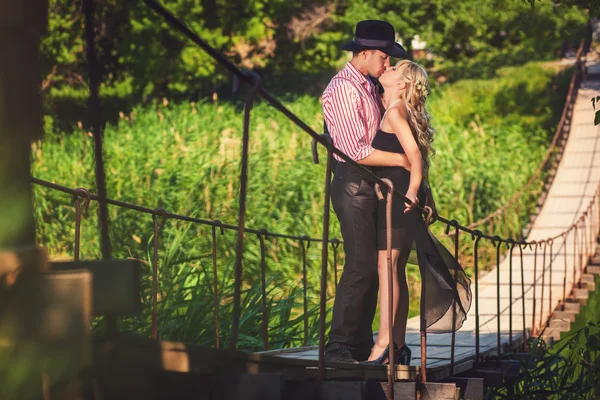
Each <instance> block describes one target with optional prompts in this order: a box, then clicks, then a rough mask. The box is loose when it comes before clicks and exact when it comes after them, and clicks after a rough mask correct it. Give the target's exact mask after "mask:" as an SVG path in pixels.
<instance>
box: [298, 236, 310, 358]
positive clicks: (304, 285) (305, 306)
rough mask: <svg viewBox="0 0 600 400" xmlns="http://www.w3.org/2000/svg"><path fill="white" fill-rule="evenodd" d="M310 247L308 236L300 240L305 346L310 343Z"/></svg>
mask: <svg viewBox="0 0 600 400" xmlns="http://www.w3.org/2000/svg"><path fill="white" fill-rule="evenodd" d="M309 247H310V240H309V237H308V236H305V237H304V238H303V239H302V240H301V241H300V248H301V249H302V299H303V300H302V307H303V311H304V315H303V316H302V319H303V320H304V342H303V343H304V346H306V345H308V292H307V282H306V281H307V275H308V273H307V271H306V251H307V249H308V248H309Z"/></svg>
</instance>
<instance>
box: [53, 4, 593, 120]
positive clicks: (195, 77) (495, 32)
mask: <svg viewBox="0 0 600 400" xmlns="http://www.w3.org/2000/svg"><path fill="white" fill-rule="evenodd" d="M162 4H164V6H165V7H166V8H167V9H168V10H169V11H170V12H171V13H173V14H174V15H175V16H176V17H178V18H180V19H181V20H182V21H183V22H185V23H186V24H187V26H188V27H189V28H190V29H192V30H193V31H194V32H196V33H198V34H199V35H200V37H202V38H203V39H204V40H205V41H206V42H208V44H210V45H211V46H213V47H214V48H215V49H216V50H217V51H219V52H221V53H223V54H226V55H227V56H228V57H230V59H232V60H233V61H234V62H235V63H236V64H237V65H238V66H240V67H242V68H246V69H254V70H259V71H261V72H262V74H263V76H273V75H272V74H282V73H290V72H296V73H303V74H306V73H311V74H312V73H314V74H318V73H322V72H324V71H331V70H332V69H333V68H335V67H339V66H340V65H341V64H343V62H344V60H346V58H347V56H348V55H347V54H345V53H344V52H342V51H341V50H340V45H341V44H342V43H343V42H344V41H346V40H349V39H351V37H352V33H353V31H354V25H355V24H356V22H357V21H359V20H361V19H365V18H378V19H381V18H383V19H387V20H389V21H390V22H391V23H392V24H393V25H394V26H395V28H396V30H397V31H398V32H399V36H400V38H401V39H402V40H403V41H404V43H405V44H406V45H407V47H409V48H410V47H411V40H412V38H413V37H414V36H415V35H418V36H419V37H420V38H421V39H422V40H425V41H426V43H427V51H428V52H430V53H431V54H433V55H434V58H433V60H428V61H427V62H428V63H430V64H432V66H433V67H434V71H435V74H434V75H436V76H438V75H441V76H445V77H448V78H450V79H453V80H455V79H458V78H464V77H490V76H492V75H493V74H494V71H495V70H496V69H497V68H498V67H500V66H506V65H515V64H523V63H525V62H527V61H531V60H545V59H550V58H554V57H556V55H557V54H559V53H560V50H561V49H562V47H563V42H564V41H565V40H569V41H571V44H572V45H576V43H578V41H579V38H580V37H581V35H582V32H583V26H584V23H585V21H586V18H587V17H586V14H585V12H584V10H582V9H580V8H575V7H571V8H567V7H553V6H552V5H551V4H545V3H544V4H539V5H538V6H537V7H536V8H535V11H534V12H532V11H531V10H530V9H529V8H528V7H527V6H526V4H524V3H523V1H521V0H508V1H506V0H468V1H461V2H456V1H450V0H430V1H427V2H423V1H422V0H410V1H403V2H402V5H401V6H399V5H398V4H397V2H393V1H389V0H383V1H373V0H350V1H348V2H345V3H328V2H326V1H323V0H316V1H313V2H310V3H306V2H304V3H295V2H288V1H283V0H236V1H234V2H233V3H232V2H230V1H226V0H202V1H193V0H164V1H163V2H162ZM49 5H50V13H49V34H48V36H47V37H46V38H45V39H44V41H43V43H42V60H43V71H42V78H43V90H44V101H45V107H46V111H47V113H49V114H52V115H53V116H54V118H55V120H56V123H57V124H59V127H60V128H61V129H65V128H66V126H68V124H69V121H74V120H81V121H83V122H84V125H87V123H86V121H87V118H88V117H89V113H88V111H87V109H86V99H87V93H88V88H87V65H86V62H85V61H86V60H85V51H84V49H85V46H84V40H83V16H82V11H81V7H80V3H79V2H78V1H75V0H50V1H49ZM473 10H477V12H473ZM95 20H96V25H97V40H96V46H97V53H98V61H99V63H100V65H101V82H102V85H101V87H100V94H101V96H102V104H103V108H104V116H105V117H107V118H109V117H110V116H113V115H116V113H117V112H118V111H126V112H129V111H130V110H131V109H132V108H133V107H134V106H135V105H138V104H140V103H143V104H148V103H151V102H152V101H153V100H155V99H157V98H162V97H167V98H169V99H173V100H190V99H191V100H196V99H198V98H203V97H206V96H207V95H210V94H212V93H213V92H214V91H218V90H220V91H221V92H224V91H226V90H228V88H227V85H228V80H229V75H228V73H226V71H225V69H224V68H222V67H221V66H219V65H218V64H217V63H216V61H214V60H213V59H212V58H211V57H210V56H209V55H208V54H207V53H205V52H204V51H203V50H201V49H200V48H198V47H197V46H195V45H194V44H192V43H191V42H190V41H189V40H188V39H186V38H185V37H184V36H183V35H182V34H180V33H178V32H176V31H175V30H174V29H172V28H171V27H170V26H168V25H167V23H166V22H164V21H163V20H162V19H161V18H160V17H159V16H158V15H156V14H155V13H153V12H152V11H151V10H150V9H148V8H147V7H146V6H145V5H144V4H143V2H142V1H116V0H108V1H104V2H98V3H97V5H96V15H95ZM305 89H306V87H305V86H303V85H296V86H295V87H294V88H293V90H294V91H295V92H298V91H303V90H305Z"/></svg>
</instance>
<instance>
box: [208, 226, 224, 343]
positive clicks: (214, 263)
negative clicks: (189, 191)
mask: <svg viewBox="0 0 600 400" xmlns="http://www.w3.org/2000/svg"><path fill="white" fill-rule="evenodd" d="M214 222H215V225H212V227H211V228H212V267H213V306H214V312H215V344H216V346H217V349H218V348H220V347H221V339H220V337H219V280H218V277H217V226H219V227H220V228H221V235H222V234H224V233H225V232H224V231H223V224H222V223H221V221H219V220H216V221H214Z"/></svg>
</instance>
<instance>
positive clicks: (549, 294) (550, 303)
mask: <svg viewBox="0 0 600 400" xmlns="http://www.w3.org/2000/svg"><path fill="white" fill-rule="evenodd" d="M548 242H549V243H550V265H549V266H548V270H549V271H548V273H549V282H548V319H547V321H548V322H550V320H549V319H550V318H552V312H553V311H554V310H553V309H552V266H553V265H554V249H553V244H554V239H552V238H550V239H548Z"/></svg>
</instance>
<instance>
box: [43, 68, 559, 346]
mask: <svg viewBox="0 0 600 400" xmlns="http://www.w3.org/2000/svg"><path fill="white" fill-rule="evenodd" d="M558 81H560V79H559V80H558ZM558 81H557V78H555V76H554V72H553V70H551V69H547V67H543V66H541V65H540V64H530V65H527V66H524V67H520V68H509V69H506V70H502V71H500V72H499V74H498V77H497V78H496V79H494V80H474V81H466V82H459V83H456V84H452V85H447V86H446V87H444V88H442V89H440V90H434V91H433V93H432V95H431V97H430V99H431V104H430V110H431V112H432V114H433V116H434V117H435V119H434V126H435V127H436V128H437V136H436V141H435V142H434V145H435V148H436V149H437V155H436V156H435V158H434V159H433V163H432V168H431V174H432V175H431V182H432V184H433V190H434V193H435V196H436V200H437V203H438V207H439V210H440V212H441V214H442V215H444V216H449V217H451V218H454V219H457V220H458V221H460V222H461V223H463V224H466V223H469V222H472V221H474V220H476V219H478V218H480V217H482V216H484V215H486V214H487V213H489V212H490V211H493V210H494V209H495V208H497V207H498V206H500V205H501V204H503V203H504V202H505V201H506V200H507V199H508V198H509V197H510V196H511V195H512V194H513V193H515V191H517V190H518V189H519V188H520V187H521V186H522V185H523V184H524V183H525V182H526V181H527V179H528V178H529V176H530V175H531V173H532V171H533V170H534V169H535V167H536V166H537V164H538V163H539V161H540V159H541V158H542V157H543V154H544V152H545V148H546V146H547V144H548V141H547V138H548V136H549V132H548V131H546V130H544V129H542V128H541V127H540V126H543V125H551V124H552V120H553V117H552V116H553V115H556V114H558V113H559V110H560V107H559V108H558V109H556V108H555V106H556V105H557V104H558V103H560V98H561V97H564V94H565V92H566V90H565V88H564V85H558V86H557V87H555V86H553V85H554V84H557V82H558ZM517 88H518V90H517ZM557 89H559V90H558V93H557ZM505 91H508V93H513V94H515V98H514V99H513V98H511V99H506V98H505V96H504V95H503V93H504V92H505ZM534 98H535V99H538V103H537V105H536V106H531V105H530V104H529V101H530V99H534ZM509 100H510V101H509ZM504 103H506V104H504ZM286 106H287V107H289V108H290V109H291V110H292V111H293V112H294V113H295V114H296V115H298V116H299V117H300V118H301V119H302V120H304V121H308V123H309V124H310V125H311V127H312V128H313V129H315V130H320V128H321V127H322V112H321V105H320V103H319V101H318V100H317V99H316V98H314V97H311V96H301V97H298V98H296V99H295V100H294V101H291V100H290V101H289V102H286ZM465 110H471V111H470V112H466V111H465ZM242 118H243V116H242V113H241V104H239V103H235V102H234V103H228V102H221V101H217V102H212V103H209V102H201V103H186V102H184V103H181V104H171V103H169V102H168V101H167V100H165V101H164V102H163V103H162V104H160V105H159V104H157V105H155V106H153V107H137V108H135V109H134V110H133V111H132V112H130V113H121V114H120V118H119V121H118V124H114V125H113V124H109V125H108V126H107V127H106V131H105V162H106V170H107V185H108V193H109V197H111V198H114V199H118V200H121V201H126V202H130V203H134V204H139V205H145V206H147V207H151V208H154V207H162V208H164V209H166V210H167V211H169V212H173V213H179V214H183V215H192V216H196V217H199V218H203V219H220V220H221V221H223V222H225V223H231V224H236V223H237V212H238V187H239V181H238V179H239V168H240V166H239V159H240V156H239V155H240V145H241V142H240V140H241V133H242V132H241V131H242V129H241V128H242ZM250 132H251V136H250V137H251V139H250V165H249V182H248V203H247V220H246V225H247V226H249V227H253V228H257V229H260V228H265V229H267V230H269V231H272V232H280V233H288V234H294V235H299V236H300V235H309V236H313V237H318V236H320V235H321V233H322V210H323V184H324V182H323V176H324V165H323V164H320V165H314V164H313V163H312V158H311V151H310V147H311V139H310V137H309V136H308V135H306V134H305V133H304V132H303V131H301V130H300V129H299V128H297V127H296V126H295V125H294V124H292V123H291V122H289V121H288V120H287V119H286V118H284V117H283V116H282V115H280V114H279V113H278V112H276V111H275V110H274V109H273V108H272V107H270V106H268V105H267V104H265V103H262V102H259V103H258V104H257V105H256V106H255V107H254V109H253V111H252V120H251V130H250ZM320 155H321V159H324V156H325V154H324V152H323V151H322V149H321V150H320ZM33 159H34V163H33V174H34V176H36V177H38V178H41V179H45V180H49V181H52V182H56V183H59V184H63V185H66V186H69V187H86V188H88V189H90V191H92V192H95V190H94V178H93V177H94V172H93V162H94V161H93V139H92V137H91V135H90V134H89V133H88V132H87V131H86V130H84V129H83V128H79V129H75V130H74V131H73V132H71V133H69V134H65V133H54V134H52V135H50V136H48V137H46V139H45V140H44V141H41V142H37V143H35V144H34V146H33ZM515 160H518V162H515ZM34 191H35V212H36V218H37V222H38V224H37V227H38V242H39V243H43V244H44V245H45V246H47V247H48V249H49V250H50V252H51V254H53V255H54V256H61V257H70V256H71V255H72V252H73V238H74V207H73V203H72V198H70V196H66V195H64V194H62V193H59V192H56V191H53V190H48V189H45V188H43V187H39V186H36V187H35V188H34ZM532 196H536V194H535V192H533V193H532ZM527 204H528V203H527ZM520 211H521V213H522V214H521V218H522V219H523V218H525V217H526V216H527V215H528V209H527V207H523V208H522V209H521V210H520ZM109 217H110V221H111V232H110V235H111V240H112V244H113V256H114V257H119V258H123V257H134V258H137V259H140V260H144V261H145V265H146V267H145V268H146V269H145V271H144V280H143V282H142V289H143V294H144V315H143V317H142V318H135V319H130V320H126V321H122V322H121V323H122V328H123V329H126V330H129V329H131V330H134V331H136V332H139V333H140V334H143V335H149V321H150V307H151V267H150V265H151V261H152V257H151V255H152V252H153V248H152V239H153V225H152V219H151V216H150V215H144V214H140V213H139V212H137V211H132V210H126V209H121V208H118V207H113V206H111V207H110V208H109ZM509 224H511V226H513V227H514V228H513V229H514V230H515V231H517V230H518V229H519V228H520V226H521V224H520V221H519V219H518V218H516V220H513V221H506V225H507V226H508V225H509ZM82 226H83V227H82V246H81V248H82V258H84V259H94V258H99V257H100V249H99V244H98V240H97V237H98V232H97V228H96V227H97V226H98V225H97V218H96V205H95V204H94V203H92V205H91V206H90V210H88V211H87V212H86V213H85V219H84V221H83V224H82ZM500 228H504V227H503V226H498V225H497V226H496V229H500ZM433 229H434V232H435V233H436V234H437V235H441V234H442V232H443V229H444V227H443V226H442V225H441V224H436V225H434V227H433ZM498 233H500V234H501V233H502V231H499V232H498ZM330 235H331V237H340V231H339V226H338V223H337V220H336V219H335V217H334V216H332V222H331V226H330ZM466 242H467V241H463V242H462V243H463V246H465V245H467V243H466ZM245 243H246V250H245V253H244V264H243V265H244V275H243V280H244V283H243V286H242V289H243V294H244V300H243V304H244V306H243V315H242V318H243V330H242V334H244V335H245V337H246V338H247V341H246V342H244V345H243V346H244V347H245V348H248V349H257V348H260V346H261V343H262V342H261V341H260V339H257V338H260V337H261V334H260V320H261V318H259V316H261V307H262V305H261V303H260V301H259V297H257V296H258V294H259V293H260V291H261V289H262V288H261V279H260V259H261V253H260V246H259V243H258V238H257V237H256V236H255V235H253V234H248V235H247V236H246V242H245ZM265 244H266V263H267V270H266V275H267V287H266V288H265V290H266V292H267V293H268V297H269V300H268V303H267V304H268V305H267V307H268V309H269V316H270V317H271V318H270V325H269V326H270V330H269V334H270V337H271V344H272V346H291V345H292V344H298V343H299V341H303V340H304V327H303V323H304V320H303V317H304V312H303V301H304V300H303V296H304V294H303V285H302V261H301V243H300V242H299V241H297V240H287V239H277V238H269V239H268V240H266V242H265ZM446 244H447V245H448V246H450V245H451V243H450V242H448V241H447V242H446ZM234 247H235V232H234V231H229V230H226V231H225V233H224V234H220V233H219V232H218V230H217V241H216V249H217V253H216V254H217V256H218V261H217V270H218V273H217V278H218V293H217V297H218V303H219V304H220V306H219V313H220V316H221V321H222V322H221V325H222V331H221V335H222V336H221V339H222V342H223V341H225V340H226V338H227V332H228V329H229V328H228V327H227V323H226V322H223V321H228V320H230V315H231V312H232V309H231V296H232V293H233V287H232V285H233V281H232V272H231V271H232V266H233V262H234V258H233V257H234V251H233V249H234ZM467 247H470V244H468V246H467ZM341 251H342V249H341V248H340V253H341ZM465 254H467V253H465ZM463 255H464V254H463ZM338 256H339V259H338V260H337V263H336V264H341V260H342V255H341V254H339V255H338ZM320 257H321V247H320V245H319V244H318V243H312V244H311V246H310V247H309V248H308V250H307V271H308V274H307V281H308V285H307V291H308V292H307V308H308V310H309V312H308V314H306V316H307V318H308V322H309V324H308V325H309V331H308V332H307V338H308V340H309V342H313V341H314V340H316V335H317V320H316V318H317V312H316V309H317V308H316V307H317V304H318V299H319V289H318V288H319V286H320V283H319V276H320ZM461 262H462V263H463V264H464V265H465V267H466V268H467V269H468V270H470V267H471V263H470V262H469V260H468V258H465V257H463V258H461ZM158 265H159V271H160V274H159V281H160V284H159V291H160V293H159V299H160V301H159V307H160V308H159V309H160V313H159V315H160V317H159V328H160V329H159V332H160V334H161V337H162V338H165V339H171V340H185V341H192V342H198V343H214V340H215V333H214V316H213V314H212V301H213V299H212V294H213V286H212V273H213V272H212V268H213V265H212V240H211V228H210V227H207V226H204V225H199V224H189V223H184V222H181V221H175V220H168V221H167V222H166V225H165V227H164V229H163V230H162V231H161V232H160V236H159V260H158ZM329 265H330V270H329V274H330V275H329V279H328V282H330V283H329V286H328V288H327V292H328V293H327V295H328V297H331V296H332V295H333V294H334V292H335V285H334V284H333V270H332V266H333V265H334V262H333V258H332V254H331V252H330V262H329ZM338 267H339V268H340V269H341V265H338ZM409 276H410V279H409V281H410V282H411V291H412V293H414V294H416V292H417V290H418V285H419V283H418V282H419V275H418V271H417V269H416V268H415V267H414V266H409ZM411 309H412V310H413V311H412V312H413V313H415V312H417V310H418V301H412V302H411ZM286 332H287V333H290V332H294V334H293V335H291V336H290V335H288V334H287V333H286ZM288 336H289V337H288ZM250 338H254V339H255V341H252V340H251V339H250ZM256 340H258V341H256Z"/></svg>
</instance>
